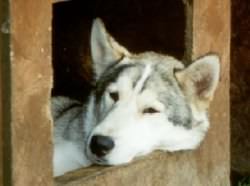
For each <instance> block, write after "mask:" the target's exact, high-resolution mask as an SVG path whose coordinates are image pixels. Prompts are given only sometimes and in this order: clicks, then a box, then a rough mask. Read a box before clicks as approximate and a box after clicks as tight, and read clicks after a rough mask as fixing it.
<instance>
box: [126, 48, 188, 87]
mask: <svg viewBox="0 0 250 186" xmlns="http://www.w3.org/2000/svg"><path fill="white" fill-rule="evenodd" d="M124 63H125V64H133V66H132V67H133V68H127V69H126V70H124V72H123V74H122V76H126V77H129V78H130V80H131V81H133V84H134V86H135V85H136V83H137V82H138V81H139V80H140V78H142V76H143V74H145V73H146V71H147V70H146V68H147V67H148V66H149V67H150V73H147V76H148V77H147V78H146V80H145V82H144V84H145V85H146V84H147V86H154V85H155V86H157V84H159V85H163V83H165V84H167V85H172V84H173V82H175V78H174V69H181V68H183V65H182V63H181V62H179V61H178V60H176V59H175V58H173V57H170V56H164V55H160V54H156V53H153V52H147V53H142V54H139V55H136V56H133V57H131V58H129V59H125V60H124V61H123V62H122V63H121V66H122V65H124ZM144 87H145V86H144Z"/></svg>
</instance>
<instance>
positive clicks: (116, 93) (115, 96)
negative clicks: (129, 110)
mask: <svg viewBox="0 0 250 186" xmlns="http://www.w3.org/2000/svg"><path fill="white" fill-rule="evenodd" d="M109 95H110V97H111V99H113V101H114V102H117V101H118V100H119V94H118V92H110V93H109Z"/></svg>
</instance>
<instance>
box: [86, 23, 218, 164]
mask: <svg viewBox="0 0 250 186" xmlns="http://www.w3.org/2000/svg"><path fill="white" fill-rule="evenodd" d="M91 53H92V59H93V65H94V70H95V74H96V89H95V91H94V92H93V94H92V97H91V101H90V103H89V108H88V110H89V113H88V114H90V113H92V114H91V120H92V121H93V122H95V123H94V127H93V129H92V130H91V132H90V135H89V138H88V140H87V154H88V156H89V158H90V159H91V160H93V161H94V162H95V163H99V164H108V165H117V164H122V163H127V162H129V161H131V160H132V159H133V158H134V157H137V156H141V155H145V154H148V153H150V152H152V151H153V150H156V149H161V150H168V151H176V150H184V149H194V148H195V147H197V146H198V145H199V143H200V142H201V140H202V139H203V138H204V135H205V132H206V131H207V129H208V126H209V122H208V119H207V108H208V106H209V102H210V101H211V100H212V98H213V95H214V91H215V89H216V86H217V84H218V80H219V59H218V57H217V56H216V55H206V56H204V57H201V58H199V59H197V60H195V61H194V62H193V63H192V64H191V65H190V66H189V67H187V68H185V67H184V66H183V64H182V63H181V62H180V61H178V60H176V59H175V58H173V57H170V56H166V55H161V54H158V53H154V52H145V53H141V54H132V53H130V52H129V51H128V50H127V49H125V48H124V47H123V46H121V45H119V44H118V43H117V42H116V41H115V40H114V39H113V38H112V37H111V36H110V35H109V34H108V33H107V32H106V30H105V28H104V25H103V23H102V22H101V21H100V20H98V19H97V20H95V22H94V24H93V27H92V33H91Z"/></svg>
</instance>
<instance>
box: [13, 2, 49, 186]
mask: <svg viewBox="0 0 250 186" xmlns="http://www.w3.org/2000/svg"><path fill="white" fill-rule="evenodd" d="M10 3H11V4H10V15H11V53H10V56H11V72H12V73H11V115H12V118H11V141H12V143H11V144H12V146H11V151H12V165H11V170H12V172H11V185H12V186H34V185H35V186H39V185H41V186H45V185H46V186H50V185H52V167H51V165H52V138H51V129H52V125H51V117H50V114H49V110H50V108H49V105H50V104H49V100H50V90H51V86H52V70H51V12H52V11H51V2H50V1H49V0H47V1H46V0H36V1H34V0H26V1H25V2H24V1H22V0H15V1H11V2H10Z"/></svg>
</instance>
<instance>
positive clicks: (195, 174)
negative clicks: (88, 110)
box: [55, 0, 230, 186]
mask: <svg viewBox="0 0 250 186" xmlns="http://www.w3.org/2000/svg"><path fill="white" fill-rule="evenodd" d="M186 5H187V32H186V33H187V40H186V47H187V49H186V50H187V54H186V56H187V58H189V59H190V60H191V59H194V58H196V57H198V56H200V55H204V54H206V53H208V52H216V53H218V54H219V55H220V56H221V80H220V85H219V88H218V90H217V93H216V95H215V100H214V101H213V103H212V105H211V129H210V131H209V133H208V135H207V137H206V139H205V141H204V142H203V143H202V145H201V147H200V148H199V149H198V150H196V151H194V152H179V153H173V154H168V153H154V154H153V155H151V156H150V157H148V158H145V159H144V160H139V161H137V162H134V163H132V164H129V165H126V166H121V167H111V168H100V167H94V168H87V169H82V170H79V171H76V172H72V173H70V174H67V175H65V176H62V177H59V178H57V179H56V183H55V184H56V185H57V186H87V185H88V186H97V185H103V186H116V185H121V186H123V185H124V186H127V185H133V186H141V185H143V186H151V185H157V186H161V185H162V186H163V185H164V186H183V185H192V186H211V185H212V186H227V185H230V183H229V170H230V167H229V165H230V161H229V44H230V1H229V0H225V1H217V0H203V1H200V0H189V1H187V2H186Z"/></svg>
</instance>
